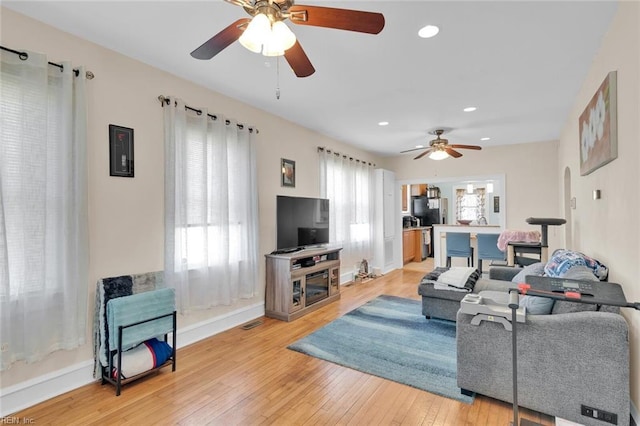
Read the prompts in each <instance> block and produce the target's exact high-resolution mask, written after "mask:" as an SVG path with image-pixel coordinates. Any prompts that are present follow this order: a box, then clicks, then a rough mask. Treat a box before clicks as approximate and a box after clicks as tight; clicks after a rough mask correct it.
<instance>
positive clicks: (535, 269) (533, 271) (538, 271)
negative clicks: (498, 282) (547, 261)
mask: <svg viewBox="0 0 640 426" xmlns="http://www.w3.org/2000/svg"><path fill="white" fill-rule="evenodd" d="M527 275H538V276H541V275H544V263H542V262H538V263H533V264H531V265H527V266H525V267H524V268H522V271H520V272H518V273H517V274H516V276H515V277H513V278H512V279H511V282H513V283H516V284H519V283H523V282H525V278H526V277H527Z"/></svg>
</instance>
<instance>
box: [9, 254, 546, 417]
mask: <svg viewBox="0 0 640 426" xmlns="http://www.w3.org/2000/svg"><path fill="white" fill-rule="evenodd" d="M421 269H422V268H421V267H420V266H419V264H417V265H410V266H408V267H406V268H405V269H403V270H398V271H393V272H391V273H389V274H388V275H385V276H383V277H379V278H376V279H375V280H372V281H369V282H366V283H356V284H352V285H349V286H343V289H342V298H341V299H340V300H339V301H337V302H335V303H332V304H330V305H328V306H325V307H323V308H322V309H320V310H318V311H316V312H313V313H311V314H309V315H306V316H304V317H302V318H300V319H298V320H296V321H293V322H290V323H287V322H282V321H278V320H274V319H269V318H264V319H263V320H264V323H263V324H262V325H260V326H258V327H256V328H253V329H250V330H243V329H241V328H239V327H238V328H235V329H232V330H229V331H227V332H224V333H221V334H218V335H216V336H213V337H211V338H208V339H206V340H203V341H200V342H198V343H195V344H193V345H190V346H188V347H185V348H182V349H180V350H178V357H177V370H176V372H175V373H172V372H171V369H170V368H166V369H164V370H162V371H161V372H160V373H158V374H154V375H150V376H147V377H146V378H143V379H141V380H139V381H137V382H134V383H131V384H129V385H127V386H125V387H124V389H123V392H122V394H121V395H120V396H118V397H116V396H115V394H114V388H113V387H112V386H111V385H104V386H101V385H100V384H99V383H96V384H91V385H87V386H84V387H82V388H80V389H76V390H74V391H72V392H69V393H67V394H64V395H61V396H59V397H56V398H54V399H51V400H49V401H46V402H43V403H41V404H39V405H37V406H34V407H31V408H29V409H27V410H24V411H21V412H19V413H16V414H15V416H17V417H19V418H23V417H24V418H27V419H31V420H32V421H33V423H35V424H37V425H46V424H55V425H60V424H65V425H94V424H95V425H98V424H99V425H105V424H108V425H111V424H132V425H139V424H141V425H147V424H162V425H170V424H180V425H204V424H212V425H233V424H238V425H255V424H277V425H307V424H309V425H311V424H325V425H334V424H345V425H346V424H352V425H374V424H381V425H389V424H406V425H456V426H457V425H473V426H476V425H505V426H506V425H508V424H509V421H510V419H512V410H511V405H510V404H507V403H504V402H500V401H497V400H493V399H490V398H486V397H483V396H477V397H476V399H475V402H474V403H473V404H471V405H469V404H464V403H461V402H457V401H454V400H451V399H448V398H443V397H440V396H436V395H432V394H430V393H427V392H424V391H421V390H418V389H414V388H411V387H409V386H405V385H401V384H398V383H395V382H391V381H388V380H384V379H381V378H378V377H374V376H370V375H368V374H364V373H360V372H357V371H354V370H351V369H348V368H344V367H340V366H338V365H335V364H332V363H329V362H326V361H322V360H319V359H316V358H312V357H310V356H306V355H303V354H300V353H298V352H294V351H291V350H288V349H286V347H287V345H289V344H290V343H292V342H294V341H295V340H297V339H299V338H301V337H303V336H305V335H307V334H309V333H311V332H312V331H314V330H316V329H318V328H319V327H322V326H323V325H325V324H327V323H328V322H330V321H332V320H333V319H335V318H337V317H339V316H341V315H343V314H345V313H347V312H349V311H351V310H352V309H355V308H357V307H358V306H360V305H362V304H363V303H365V302H366V301H368V300H370V299H372V298H375V297H376V296H378V295H380V294H389V295H396V296H401V297H407V298H412V299H418V298H419V296H418V294H417V283H418V282H419V280H420V278H421V277H422V275H423V274H424V271H422V270H421ZM520 413H521V416H522V417H525V418H528V419H531V420H534V421H537V422H540V423H542V424H544V425H553V424H554V422H553V418H552V417H549V416H545V415H539V414H538V413H535V412H532V411H528V410H521V412H520Z"/></svg>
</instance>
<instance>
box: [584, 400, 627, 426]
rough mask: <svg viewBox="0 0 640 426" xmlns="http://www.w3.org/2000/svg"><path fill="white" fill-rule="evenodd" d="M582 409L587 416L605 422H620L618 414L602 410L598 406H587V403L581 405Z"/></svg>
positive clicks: (614, 423)
mask: <svg viewBox="0 0 640 426" xmlns="http://www.w3.org/2000/svg"><path fill="white" fill-rule="evenodd" d="M580 411H581V413H582V415H583V416H587V417H589V418H592V419H596V420H602V421H603V422H607V423H611V424H613V425H617V424H618V415H617V414H614V413H610V412H608V411H604V410H600V409H598V408H593V407H587V406H586V405H581V406H580Z"/></svg>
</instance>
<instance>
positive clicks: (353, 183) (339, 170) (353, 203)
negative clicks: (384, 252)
mask: <svg viewBox="0 0 640 426" xmlns="http://www.w3.org/2000/svg"><path fill="white" fill-rule="evenodd" d="M319 155H320V194H321V196H322V197H325V198H328V199H329V200H330V201H329V203H330V204H329V240H330V241H331V243H332V244H338V245H341V246H342V247H343V250H342V253H341V255H340V257H341V260H342V264H343V265H346V266H347V267H349V266H351V265H355V264H356V263H357V262H360V261H362V260H363V259H368V260H371V256H372V251H373V223H374V221H373V217H374V198H373V197H374V172H373V166H372V165H370V164H367V163H364V162H362V161H358V160H354V159H352V158H349V157H345V156H343V155H338V154H336V153H333V152H330V151H328V150H326V149H323V150H319Z"/></svg>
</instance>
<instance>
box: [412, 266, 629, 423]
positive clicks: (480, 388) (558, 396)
mask: <svg viewBox="0 0 640 426" xmlns="http://www.w3.org/2000/svg"><path fill="white" fill-rule="evenodd" d="M515 272H517V270H514V269H513V268H507V269H504V268H495V270H494V268H492V274H491V275H490V277H491V278H493V279H482V278H481V279H480V280H478V282H477V283H476V286H475V287H474V293H479V292H480V291H483V290H496V291H505V292H506V291H507V290H508V288H510V287H513V286H514V285H515V283H512V282H510V281H504V280H496V279H495V278H497V277H499V278H503V279H507V280H508V279H510V278H511V276H513V275H514V273H515ZM419 294H421V295H422V302H423V304H422V309H423V313H424V314H425V316H426V317H427V318H443V319H448V320H456V321H457V324H456V327H457V366H458V371H457V380H458V386H459V387H460V388H461V389H463V390H465V391H469V392H475V393H479V394H482V395H486V396H489V397H492V398H496V399H499V400H502V401H506V402H512V375H511V374H512V364H511V363H512V357H511V332H509V331H507V330H505V328H504V327H503V326H502V325H501V324H500V323H497V322H488V321H483V322H481V323H480V325H472V324H471V320H472V318H473V316H472V315H469V314H464V313H462V312H458V308H459V302H460V299H462V297H463V296H464V294H465V293H460V292H453V291H442V290H434V289H433V285H429V284H424V283H421V284H420V286H419ZM596 309H598V307H596V306H594V305H586V304H578V303H571V302H558V301H556V302H555V304H554V305H553V309H552V312H551V314H550V315H530V314H528V315H527V318H526V322H525V323H523V324H520V323H519V324H518V334H517V339H518V378H519V380H518V391H519V392H518V402H519V405H520V406H522V407H527V408H530V409H532V410H535V411H539V412H542V413H546V414H548V415H552V416H556V417H561V418H563V419H567V420H571V421H573V422H577V423H579V424H583V425H587V426H590V425H592V426H597V425H599V426H605V425H609V424H612V422H605V421H602V420H596V419H593V418H589V417H587V416H584V415H582V406H586V407H590V408H593V409H597V410H604V411H606V412H609V413H612V414H614V415H615V418H616V420H617V423H614V424H618V425H628V424H629V419H630V415H629V412H630V397H629V339H628V326H627V323H626V321H625V319H624V318H623V317H622V316H621V315H620V314H619V310H618V309H617V308H612V307H600V310H599V311H595V310H596Z"/></svg>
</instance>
